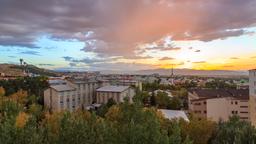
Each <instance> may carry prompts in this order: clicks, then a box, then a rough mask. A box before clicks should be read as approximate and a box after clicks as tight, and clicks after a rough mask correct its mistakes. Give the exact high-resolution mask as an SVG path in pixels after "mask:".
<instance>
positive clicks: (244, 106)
mask: <svg viewBox="0 0 256 144" xmlns="http://www.w3.org/2000/svg"><path fill="white" fill-rule="evenodd" d="M240 108H248V106H240Z"/></svg>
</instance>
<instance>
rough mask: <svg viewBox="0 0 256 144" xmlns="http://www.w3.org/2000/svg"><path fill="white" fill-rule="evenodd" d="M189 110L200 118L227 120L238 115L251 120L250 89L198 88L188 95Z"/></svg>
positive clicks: (242, 118)
mask: <svg viewBox="0 0 256 144" xmlns="http://www.w3.org/2000/svg"><path fill="white" fill-rule="evenodd" d="M188 101H189V112H190V113H193V114H194V115H196V116H197V117H199V118H208V119H211V120H213V121H216V122H218V121H220V120H222V121H227V120H228V119H229V117H230V116H233V115H237V116H239V117H240V119H241V120H245V121H250V113H249V112H250V109H249V90H248V89H229V90H225V89H217V90H212V89H196V90H191V91H190V92H189V95H188Z"/></svg>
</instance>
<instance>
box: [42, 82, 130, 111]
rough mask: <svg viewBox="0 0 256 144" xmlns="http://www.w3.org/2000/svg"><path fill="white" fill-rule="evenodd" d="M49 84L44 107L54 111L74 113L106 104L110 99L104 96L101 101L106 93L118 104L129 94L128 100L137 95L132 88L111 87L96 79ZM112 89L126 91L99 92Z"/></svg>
mask: <svg viewBox="0 0 256 144" xmlns="http://www.w3.org/2000/svg"><path fill="white" fill-rule="evenodd" d="M49 84H50V87H49V88H48V89H46V90H45V91H44V105H45V107H48V108H49V109H50V110H52V111H61V110H69V111H74V110H77V109H86V108H87V107H90V106H91V105H92V104H95V103H101V104H102V103H106V102H107V100H108V97H105V96H104V97H102V99H101V95H105V93H106V95H107V96H109V97H110V98H113V99H114V100H115V101H116V102H123V99H124V97H126V96H127V94H128V98H131V97H132V96H133V95H135V92H134V90H132V89H130V86H110V84H109V83H106V82H102V81H97V80H95V79H94V80H88V79H68V80H61V79H60V80H49ZM130 84H133V83H130ZM127 85H128V84H127ZM111 87H112V88H114V87H118V88H117V90H119V89H120V88H125V89H124V90H122V91H115V90H116V89H113V91H110V92H101V91H99V92H98V91H97V89H99V88H102V89H104V88H111ZM98 93H99V94H98ZM96 95H97V96H98V95H100V96H98V97H99V98H97V97H96ZM131 100H132V99H131Z"/></svg>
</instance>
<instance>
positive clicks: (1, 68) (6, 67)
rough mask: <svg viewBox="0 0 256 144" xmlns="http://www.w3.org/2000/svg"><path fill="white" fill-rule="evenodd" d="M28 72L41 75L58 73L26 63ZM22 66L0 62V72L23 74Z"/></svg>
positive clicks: (13, 74) (14, 74) (12, 74)
mask: <svg viewBox="0 0 256 144" xmlns="http://www.w3.org/2000/svg"><path fill="white" fill-rule="evenodd" d="M27 67H28V68H27V69H28V70H29V72H30V73H33V74H39V75H43V76H57V75H59V74H58V73H57V72H54V71H51V70H47V69H42V68H38V67H36V66H34V65H28V66H27ZM22 69H23V68H22V67H21V66H20V65H14V64H0V73H4V74H6V75H10V76H24V73H23V70H22Z"/></svg>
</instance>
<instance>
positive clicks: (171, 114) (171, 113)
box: [159, 109, 189, 121]
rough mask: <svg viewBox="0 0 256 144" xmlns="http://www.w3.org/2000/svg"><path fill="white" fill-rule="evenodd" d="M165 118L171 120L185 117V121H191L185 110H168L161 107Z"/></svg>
mask: <svg viewBox="0 0 256 144" xmlns="http://www.w3.org/2000/svg"><path fill="white" fill-rule="evenodd" d="M159 110H160V111H161V112H162V114H163V115H164V117H165V118H167V119H169V120H173V119H184V120H185V121H189V119H188V117H187V115H186V114H185V112H184V111H181V110H167V109H159Z"/></svg>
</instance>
